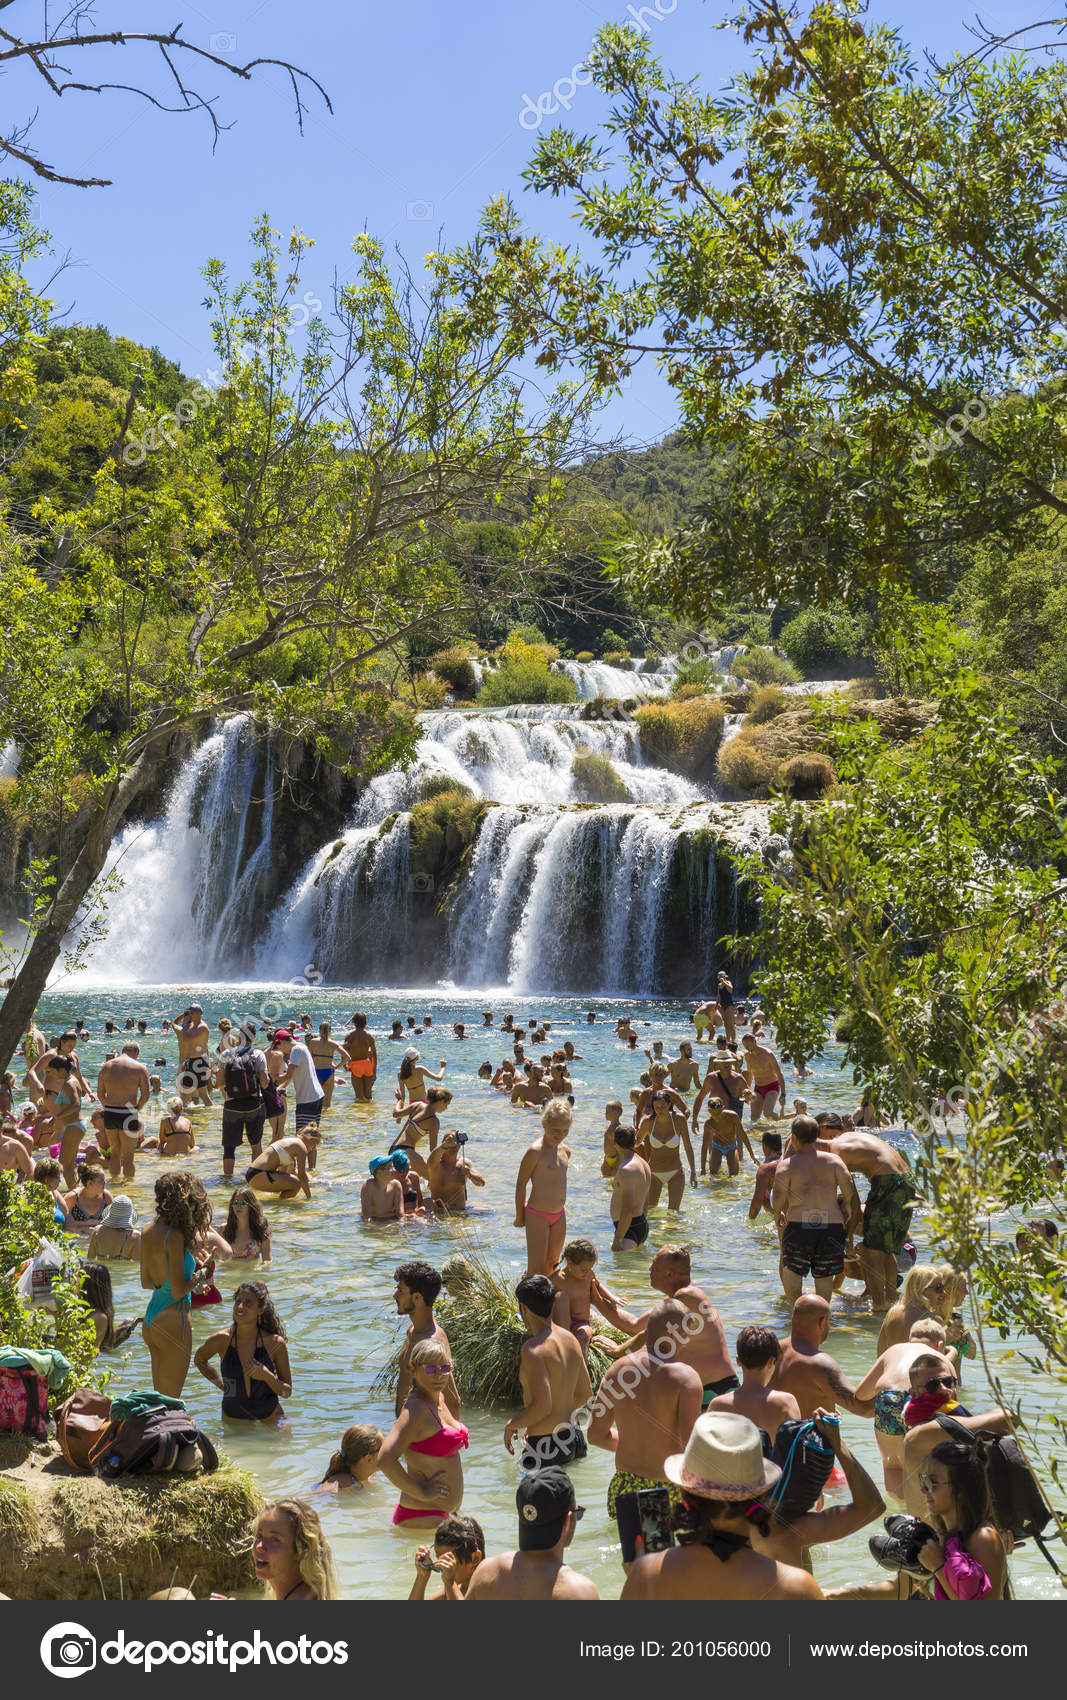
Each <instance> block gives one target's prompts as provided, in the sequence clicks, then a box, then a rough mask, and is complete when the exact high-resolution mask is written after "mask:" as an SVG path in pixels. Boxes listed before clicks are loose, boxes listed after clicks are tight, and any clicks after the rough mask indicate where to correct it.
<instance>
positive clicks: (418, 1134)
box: [389, 1086, 452, 1154]
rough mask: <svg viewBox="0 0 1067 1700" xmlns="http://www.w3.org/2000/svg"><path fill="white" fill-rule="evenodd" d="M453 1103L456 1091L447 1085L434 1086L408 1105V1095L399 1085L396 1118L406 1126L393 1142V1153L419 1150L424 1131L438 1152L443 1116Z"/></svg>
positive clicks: (433, 1149)
mask: <svg viewBox="0 0 1067 1700" xmlns="http://www.w3.org/2000/svg"><path fill="white" fill-rule="evenodd" d="M451 1102H452V1094H451V1092H450V1091H449V1090H448V1087H447V1086H431V1087H430V1088H429V1090H428V1091H427V1093H426V1096H425V1098H419V1099H416V1101H415V1102H414V1103H411V1104H405V1103H404V1094H403V1092H402V1090H401V1088H400V1087H399V1086H398V1087H397V1089H396V1108H395V1109H394V1111H393V1120H394V1121H398V1122H403V1124H404V1125H403V1127H402V1128H401V1129H400V1132H399V1133H398V1134H397V1135H396V1138H395V1139H394V1140H393V1143H392V1144H391V1145H390V1147H389V1150H390V1152H393V1151H407V1152H408V1153H409V1154H410V1153H411V1152H413V1151H415V1150H417V1149H418V1146H419V1142H420V1141H421V1139H422V1137H423V1135H424V1134H425V1135H426V1137H427V1138H428V1139H429V1141H430V1150H431V1151H435V1150H436V1149H437V1140H438V1137H439V1135H440V1132H441V1117H442V1115H443V1114H444V1112H445V1110H447V1109H448V1106H449V1104H451Z"/></svg>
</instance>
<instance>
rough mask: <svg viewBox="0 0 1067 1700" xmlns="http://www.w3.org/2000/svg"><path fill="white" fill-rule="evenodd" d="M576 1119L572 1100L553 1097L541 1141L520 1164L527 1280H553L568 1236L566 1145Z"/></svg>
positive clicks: (518, 1213)
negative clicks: (545, 1277)
mask: <svg viewBox="0 0 1067 1700" xmlns="http://www.w3.org/2000/svg"><path fill="white" fill-rule="evenodd" d="M571 1119H572V1116H571V1107H570V1105H569V1104H568V1103H567V1100H566V1099H565V1098H550V1099H549V1101H548V1103H547V1104H546V1105H545V1108H544V1113H543V1115H542V1117H541V1127H542V1130H543V1131H542V1134H541V1138H540V1139H535V1140H534V1143H533V1144H532V1145H531V1146H530V1147H529V1149H528V1150H527V1151H526V1153H525V1155H524V1157H523V1159H522V1162H521V1163H520V1164H519V1173H518V1177H517V1179H516V1182H515V1226H516V1227H517V1228H525V1229H526V1273H527V1275H551V1273H552V1271H553V1270H554V1269H555V1267H556V1264H557V1263H558V1262H559V1255H560V1252H561V1251H562V1250H563V1242H564V1240H565V1239H566V1237H567V1165H568V1163H569V1162H570V1160H571V1154H570V1151H569V1150H568V1149H567V1147H566V1146H565V1145H564V1143H563V1141H564V1139H565V1138H566V1136H567V1134H568V1133H569V1131H570V1125H571ZM527 1188H529V1198H528V1199H527Z"/></svg>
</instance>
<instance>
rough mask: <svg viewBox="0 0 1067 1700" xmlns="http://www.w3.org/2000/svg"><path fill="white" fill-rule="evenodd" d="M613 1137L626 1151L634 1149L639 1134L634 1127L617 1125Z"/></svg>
mask: <svg viewBox="0 0 1067 1700" xmlns="http://www.w3.org/2000/svg"><path fill="white" fill-rule="evenodd" d="M611 1137H612V1139H613V1140H614V1141H615V1143H616V1145H621V1146H622V1148H623V1150H624V1151H632V1150H633V1149H634V1147H635V1145H636V1144H637V1135H636V1133H635V1132H634V1130H633V1128H632V1127H617V1128H616V1129H615V1132H614V1133H613V1134H612V1136H611Z"/></svg>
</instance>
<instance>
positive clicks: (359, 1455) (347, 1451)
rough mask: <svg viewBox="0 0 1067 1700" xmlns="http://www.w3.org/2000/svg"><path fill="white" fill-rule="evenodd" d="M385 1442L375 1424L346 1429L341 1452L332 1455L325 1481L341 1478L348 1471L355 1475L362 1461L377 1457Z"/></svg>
mask: <svg viewBox="0 0 1067 1700" xmlns="http://www.w3.org/2000/svg"><path fill="white" fill-rule="evenodd" d="M384 1441H385V1436H384V1434H383V1433H382V1431H381V1429H380V1428H375V1426H374V1424H373V1423H355V1424H353V1426H352V1427H351V1428H346V1429H345V1432H344V1434H343V1435H342V1436H341V1450H340V1451H339V1452H333V1453H331V1455H330V1462H329V1463H328V1464H327V1466H326V1474H325V1475H324V1476H323V1478H322V1479H323V1481H324V1482H328V1481H329V1480H330V1477H331V1476H340V1475H342V1474H343V1473H344V1471H346V1470H347V1471H348V1472H349V1473H350V1474H351V1473H353V1472H354V1470H355V1466H356V1465H357V1464H358V1463H360V1462H361V1461H362V1459H364V1458H375V1457H377V1455H378V1453H379V1452H380V1451H381V1449H382V1445H383V1443H384Z"/></svg>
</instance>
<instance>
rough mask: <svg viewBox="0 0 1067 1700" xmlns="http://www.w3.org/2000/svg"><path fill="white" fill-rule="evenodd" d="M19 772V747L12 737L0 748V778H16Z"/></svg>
mask: <svg viewBox="0 0 1067 1700" xmlns="http://www.w3.org/2000/svg"><path fill="white" fill-rule="evenodd" d="M18 772H19V747H18V745H17V744H16V742H15V740H14V738H9V739H8V742H7V743H6V744H5V745H4V747H3V749H0V779H17V778H18Z"/></svg>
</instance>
